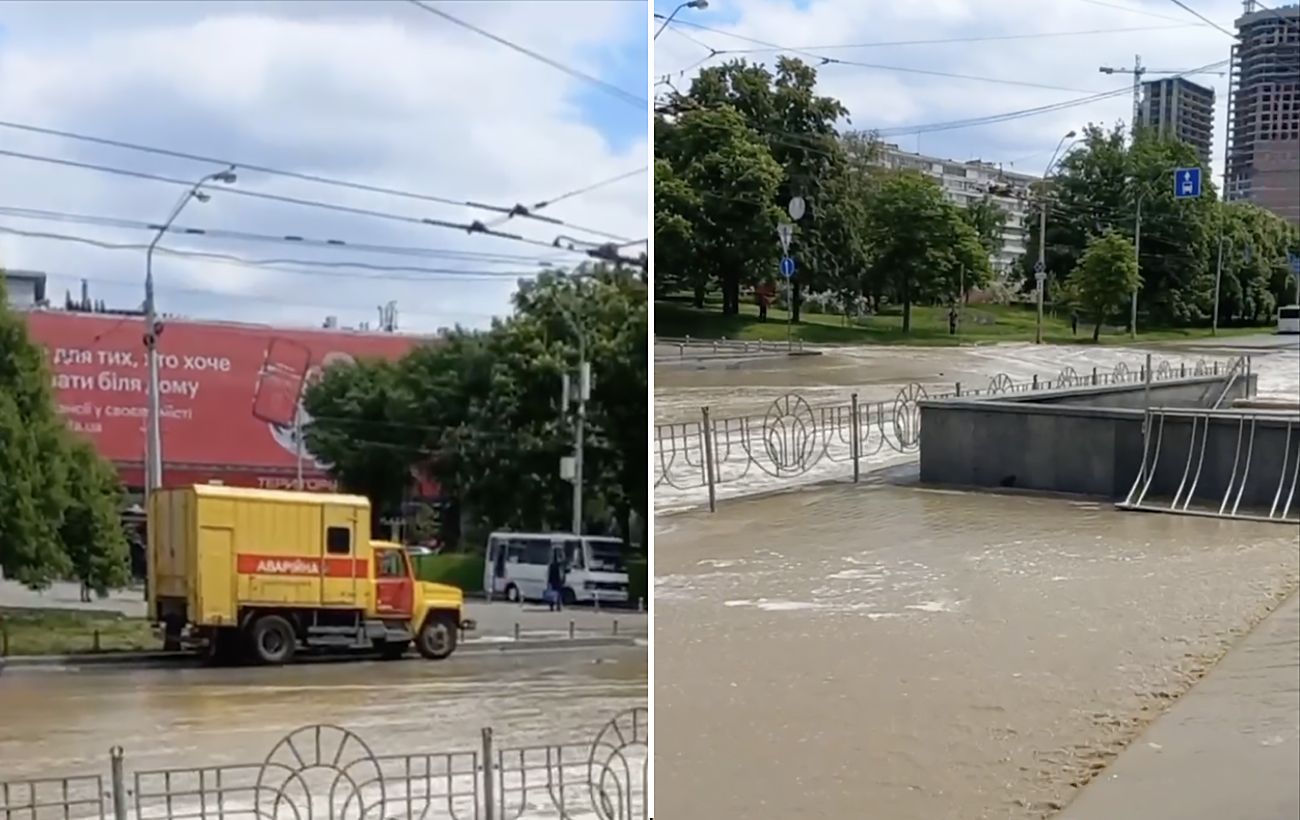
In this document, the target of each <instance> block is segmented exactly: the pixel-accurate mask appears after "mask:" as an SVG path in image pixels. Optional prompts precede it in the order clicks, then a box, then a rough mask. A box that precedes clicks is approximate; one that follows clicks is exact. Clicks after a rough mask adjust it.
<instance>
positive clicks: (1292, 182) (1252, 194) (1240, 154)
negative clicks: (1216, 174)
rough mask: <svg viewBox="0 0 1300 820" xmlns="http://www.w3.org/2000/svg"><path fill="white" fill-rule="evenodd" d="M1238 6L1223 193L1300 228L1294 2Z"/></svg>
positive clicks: (1297, 16) (1298, 21)
mask: <svg viewBox="0 0 1300 820" xmlns="http://www.w3.org/2000/svg"><path fill="white" fill-rule="evenodd" d="M1244 6H1245V13H1244V14H1243V15H1242V16H1241V17H1240V18H1238V19H1237V43H1236V44H1235V45H1234V46H1233V48H1232V81H1231V83H1230V85H1229V91H1228V93H1229V97H1228V152H1227V160H1228V161H1227V185H1226V189H1227V190H1226V196H1227V198H1228V199H1229V200H1245V201H1248V202H1253V203H1255V204H1257V205H1259V206H1260V207H1262V208H1265V209H1267V210H1269V211H1272V212H1273V213H1275V214H1277V215H1278V216H1281V217H1283V218H1284V219H1286V220H1288V221H1289V222H1291V224H1293V225H1300V171H1298V169H1300V5H1289V6H1282V7H1278V8H1275V9H1264V8H1262V7H1260V6H1259V5H1258V4H1256V3H1254V2H1251V0H1247V2H1246V3H1244Z"/></svg>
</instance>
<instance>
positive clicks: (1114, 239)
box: [1066, 230, 1142, 342]
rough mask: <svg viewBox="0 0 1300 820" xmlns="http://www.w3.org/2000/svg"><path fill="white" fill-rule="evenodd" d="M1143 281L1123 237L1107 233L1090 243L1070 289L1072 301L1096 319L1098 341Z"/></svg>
mask: <svg viewBox="0 0 1300 820" xmlns="http://www.w3.org/2000/svg"><path fill="white" fill-rule="evenodd" d="M1141 282H1142V280H1141V277H1140V276H1139V275H1138V266H1137V260H1136V259H1135V258H1134V257H1133V247H1132V245H1130V244H1129V242H1128V240H1127V239H1126V238H1125V237H1124V236H1123V235H1122V234H1119V233H1117V232H1115V231H1113V230H1107V231H1105V232H1104V233H1103V234H1102V235H1101V236H1097V237H1094V238H1093V239H1092V240H1090V241H1089V242H1088V248H1087V250H1085V251H1084V253H1083V257H1082V258H1081V259H1080V260H1079V264H1078V265H1076V266H1075V268H1074V270H1073V271H1071V272H1070V278H1069V279H1068V280H1067V282H1066V288H1067V290H1068V291H1069V293H1070V301H1071V302H1072V303H1073V304H1074V305H1076V306H1078V308H1079V309H1080V310H1081V311H1082V312H1083V313H1084V314H1086V315H1088V316H1091V317H1092V318H1093V321H1094V325H1093V330H1092V340H1093V341H1094V342H1095V341H1097V339H1098V337H1099V336H1100V335H1101V326H1102V324H1103V323H1104V322H1105V321H1106V318H1107V317H1108V316H1110V315H1111V314H1112V313H1114V312H1115V311H1117V310H1120V309H1122V308H1123V307H1125V306H1126V305H1128V303H1129V294H1131V293H1132V292H1133V290H1134V289H1135V288H1137V287H1139V286H1140V285H1141Z"/></svg>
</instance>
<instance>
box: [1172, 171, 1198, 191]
mask: <svg viewBox="0 0 1300 820" xmlns="http://www.w3.org/2000/svg"><path fill="white" fill-rule="evenodd" d="M1200 195H1201V169H1200V168H1179V169H1178V170H1177V171H1174V197H1175V198H1176V199H1193V198H1195V197H1198V196H1200Z"/></svg>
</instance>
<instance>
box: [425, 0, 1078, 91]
mask: <svg viewBox="0 0 1300 820" xmlns="http://www.w3.org/2000/svg"><path fill="white" fill-rule="evenodd" d="M412 2H414V0H412ZM656 16H657V17H658V16H660V15H656ZM684 25H689V26H691V27H692V28H697V29H701V30H703V31H709V32H713V33H715V34H721V35H724V36H729V37H735V38H737V39H739V40H745V41H746V42H750V43H754V44H756V45H760V46H764V47H765V48H767V49H769V50H775V51H784V52H788V53H790V54H798V55H801V56H803V57H808V58H810V59H813V60H818V61H819V62H820V64H821V65H823V66H825V65H846V66H853V67H856V68H868V69H872V70H875V71H894V72H899V73H903V74H920V75H925V76H930V77H943V78H945V79H950V80H968V81H971V82H982V83H992V84H995V85H1008V86H1016V87H1020V88H1039V89H1045V90H1048V91H1080V90H1081V89H1078V88H1065V87H1062V86H1059V85H1047V84H1045V83H1035V82H1031V81H1028V80H1011V79H1005V78H1002V77H984V76H980V75H976V74H959V73H954V72H948V71H932V70H930V69H924V68H910V67H907V66H893V65H881V64H878V63H864V62H859V61H856V60H842V59H840V58H838V57H827V56H825V55H823V54H816V53H814V52H812V51H810V50H808V49H804V48H792V47H789V46H782V45H778V44H777V43H770V42H768V41H766V40H758V39H755V38H753V37H744V36H742V35H739V34H732V33H731V32H727V31H723V30H722V29H715V28H712V27H710V26H704V25H700V24H699V23H684ZM720 53H721V52H720Z"/></svg>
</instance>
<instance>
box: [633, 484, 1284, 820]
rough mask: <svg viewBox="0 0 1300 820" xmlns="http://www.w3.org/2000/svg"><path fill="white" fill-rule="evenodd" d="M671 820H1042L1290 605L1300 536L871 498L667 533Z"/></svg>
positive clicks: (784, 508) (864, 490) (720, 519)
mask: <svg viewBox="0 0 1300 820" xmlns="http://www.w3.org/2000/svg"><path fill="white" fill-rule="evenodd" d="M655 550H656V565H655V571H656V585H655V606H656V610H655V622H654V629H655V631H656V638H657V642H656V675H657V685H656V692H655V693H656V710H655V721H656V732H657V735H656V749H657V754H656V768H657V772H658V778H657V779H658V783H659V784H660V787H659V788H658V789H657V792H656V797H657V802H658V805H659V806H660V807H661V811H662V813H663V814H664V816H666V817H678V818H686V819H687V820H690V819H691V818H712V817H723V816H725V817H739V818H750V817H753V818H763V817H784V816H791V817H793V816H799V817H828V818H838V817H889V818H891V819H893V818H896V819H897V820H937V819H938V818H962V819H963V820H965V819H967V818H1015V819H1017V820H1018V819H1019V818H1041V817H1047V816H1050V815H1052V814H1054V813H1055V812H1057V811H1058V810H1059V809H1060V808H1061V807H1063V806H1064V805H1066V804H1067V803H1068V802H1069V801H1070V800H1071V798H1072V797H1073V796H1074V794H1075V792H1076V790H1077V788H1078V787H1079V786H1080V785H1082V784H1083V783H1085V782H1087V781H1088V780H1089V779H1090V778H1091V777H1092V776H1093V775H1094V774H1096V773H1097V772H1098V771H1099V770H1100V769H1102V768H1103V767H1104V766H1105V765H1106V764H1107V762H1108V761H1109V760H1110V759H1111V758H1112V757H1114V755H1116V754H1117V753H1118V752H1119V751H1120V750H1121V749H1122V748H1123V747H1124V746H1125V745H1126V744H1127V743H1128V742H1129V741H1130V740H1131V739H1132V738H1133V737H1134V735H1135V734H1136V732H1137V731H1138V730H1139V729H1140V728H1141V727H1142V726H1144V725H1145V724H1146V723H1147V722H1149V721H1150V720H1151V719H1152V718H1153V717H1155V716H1156V715H1158V714H1159V713H1160V712H1162V711H1163V710H1164V708H1165V707H1166V706H1167V705H1168V704H1169V703H1170V702H1172V700H1173V699H1175V698H1177V697H1178V696H1179V695H1180V694H1182V693H1183V692H1184V691H1186V690H1187V689H1188V688H1189V687H1190V686H1191V685H1192V684H1193V683H1194V682H1195V681H1196V680H1197V679H1198V678H1199V677H1200V676H1201V675H1202V674H1203V673H1204V672H1205V671H1206V670H1207V669H1208V668H1209V667H1210V666H1212V665H1213V664H1214V662H1215V661H1216V660H1217V659H1218V658H1219V657H1220V656H1222V654H1223V653H1224V652H1225V651H1226V650H1227V649H1228V647H1229V646H1230V645H1231V643H1232V642H1233V641H1234V640H1235V639H1236V638H1237V637H1239V636H1241V635H1242V634H1244V633H1245V632H1246V631H1248V630H1249V629H1250V627H1251V626H1252V625H1253V624H1255V623H1256V622H1257V621H1259V620H1260V619H1261V618H1262V617H1264V616H1265V615H1266V614H1267V613H1268V612H1269V611H1271V610H1272V609H1273V608H1274V607H1276V606H1277V605H1278V603H1279V601H1281V600H1283V599H1284V598H1285V597H1286V596H1287V595H1288V594H1291V593H1292V592H1293V591H1294V590H1295V589H1296V584H1297V572H1298V566H1297V565H1298V557H1297V541H1296V533H1295V531H1294V530H1293V529H1291V528H1288V527H1285V526H1278V525H1275V524H1255V523H1247V522H1241V521H1220V520H1211V519H1202V518H1191V517H1178V516H1164V515H1151V514H1138V513H1124V512H1119V511H1116V510H1115V509H1114V508H1113V507H1112V506H1111V505H1110V504H1108V503H1093V502H1080V501H1069V500H1062V499H1049V498H1031V497H1026V496H1012V495H988V494H973V493H962V492H952V491H935V490H928V489H922V488H919V487H914V486H897V485H894V484H889V483H876V484H874V485H867V486H856V487H855V486H844V485H839V486H832V487H824V488H818V489H805V490H800V491H795V492H790V493H784V494H779V495H771V496H767V497H764V498H761V499H744V500H730V501H728V502H727V503H725V504H722V505H720V506H719V509H718V512H717V513H715V514H712V515H710V514H707V513H702V512H694V513H686V514H678V515H669V516H662V517H660V518H658V519H657V520H656V540H655Z"/></svg>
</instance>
